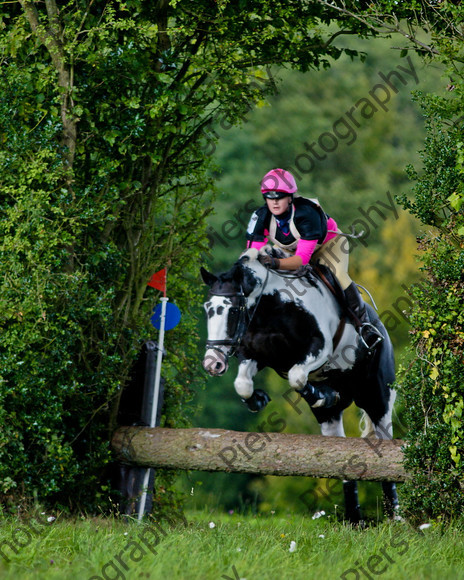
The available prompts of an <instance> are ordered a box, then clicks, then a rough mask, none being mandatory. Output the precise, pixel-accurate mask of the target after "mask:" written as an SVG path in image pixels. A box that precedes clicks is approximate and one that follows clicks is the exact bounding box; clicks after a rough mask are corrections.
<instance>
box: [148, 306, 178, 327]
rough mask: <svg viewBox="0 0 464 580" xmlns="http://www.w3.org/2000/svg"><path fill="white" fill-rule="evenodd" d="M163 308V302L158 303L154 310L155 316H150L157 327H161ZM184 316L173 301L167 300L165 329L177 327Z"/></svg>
mask: <svg viewBox="0 0 464 580" xmlns="http://www.w3.org/2000/svg"><path fill="white" fill-rule="evenodd" d="M161 308H162V304H158V306H157V307H156V308H155V310H154V312H153V316H152V317H151V318H150V320H151V323H152V324H153V326H154V327H155V328H156V329H158V330H159V329H160V328H161ZM181 317H182V314H181V312H180V310H179V309H178V308H177V306H176V305H175V304H173V303H172V302H166V320H165V323H164V329H165V330H171V329H173V328H175V327H176V326H177V325H178V324H179V322H180V319H181Z"/></svg>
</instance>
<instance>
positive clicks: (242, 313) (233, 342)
mask: <svg viewBox="0 0 464 580" xmlns="http://www.w3.org/2000/svg"><path fill="white" fill-rule="evenodd" d="M268 279H269V270H268V269H266V277H265V279H264V281H263V283H262V287H261V291H260V293H259V295H258V297H257V299H256V302H255V304H254V306H253V311H252V313H251V315H250V314H249V313H248V308H247V297H246V296H245V293H244V292H243V287H242V285H240V292H210V296H225V297H227V298H238V300H239V304H238V321H237V326H236V329H235V332H234V336H233V337H232V338H224V339H218V340H207V341H206V348H210V349H212V350H217V351H218V352H220V353H221V354H222V355H223V356H224V357H225V358H226V360H227V359H228V358H229V357H230V356H234V355H235V354H236V352H237V349H238V347H239V346H240V343H241V342H242V338H243V337H244V336H245V334H246V332H247V330H248V328H249V326H250V324H251V321H252V320H253V318H254V316H255V314H256V310H257V309H258V306H259V303H260V301H261V298H262V296H263V293H264V290H265V288H266V285H267V281H268ZM235 308H237V307H235ZM221 346H230V347H232V349H231V351H230V352H229V353H225V352H224V351H223V350H222V349H221V348H219V347H221Z"/></svg>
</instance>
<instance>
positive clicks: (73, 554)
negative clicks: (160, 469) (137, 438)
mask: <svg viewBox="0 0 464 580" xmlns="http://www.w3.org/2000/svg"><path fill="white" fill-rule="evenodd" d="M186 518H187V522H188V524H187V526H184V525H183V524H179V525H177V526H174V527H171V526H169V525H168V524H167V523H162V525H161V530H162V531H160V530H159V529H157V528H156V527H155V526H154V525H153V524H141V525H140V524H138V523H137V522H135V521H134V522H129V523H125V522H122V521H119V520H114V519H104V518H88V519H82V520H69V519H68V520H67V519H65V518H63V519H60V518H58V519H57V520H56V521H55V522H53V524H43V523H39V524H38V523H36V521H35V520H34V521H32V520H31V521H30V522H27V520H23V521H21V522H18V520H15V519H12V518H4V519H2V520H0V551H1V553H2V554H4V555H6V556H7V557H8V558H9V560H10V562H9V563H7V562H6V561H5V559H4V557H3V556H0V578H2V580H3V579H10V578H11V579H15V580H23V579H42V578H44V579H45V578H47V580H48V579H60V580H65V579H72V580H81V579H82V580H89V579H92V578H93V580H98V579H102V578H103V579H105V580H125V579H135V578H137V579H139V578H150V579H152V580H153V579H160V580H161V579H163V580H164V579H169V580H170V579H176V580H180V579H182V580H189V579H199V580H200V579H201V580H210V579H214V580H218V579H220V578H226V577H229V578H231V579H232V580H236V579H244V578H246V580H276V579H277V580H287V579H289V580H299V579H301V580H303V579H304V580H308V579H309V580H311V579H313V578H314V579H317V580H319V578H320V579H321V580H322V579H324V580H325V579H332V578H334V579H336V578H343V579H345V580H366V579H367V580H369V579H371V580H372V579H373V578H375V577H377V576H382V578H383V579H384V580H388V579H395V580H401V579H404V580H429V579H430V580H446V579H450V580H451V579H452V580H459V579H463V580H464V569H463V565H462V563H463V562H464V523H463V522H458V523H456V524H454V525H451V526H449V527H447V528H442V526H440V525H438V524H436V525H432V526H431V527H429V528H427V529H424V530H423V531H420V530H418V529H413V528H411V527H410V526H409V525H408V524H407V523H404V522H384V523H381V524H380V525H378V526H376V527H371V528H368V529H365V530H357V529H352V528H351V527H350V526H348V525H345V524H343V523H339V522H335V521H332V520H331V518H330V516H329V517H327V516H322V517H320V518H318V519H315V520H313V519H312V518H311V517H309V516H303V515H279V514H274V515H269V516H242V515H238V514H231V515H230V514H224V513H219V512H213V513H211V512H207V511H204V512H189V513H186ZM210 522H212V523H214V527H213V526H212V525H211V526H210ZM29 524H30V525H29ZM31 526H32V527H31ZM26 530H30V532H29V535H28V534H27V531H26ZM33 530H35V531H33ZM144 539H145V540H146V542H145V543H144V541H143V540H144ZM157 540H159V543H157ZM6 542H10V543H11V544H12V545H13V546H15V548H16V550H17V553H16V554H15V553H14V552H13V551H12V549H11V547H10V546H9V545H7V544H6ZM291 542H296V550H295V551H292V552H291V551H290V545H291ZM20 545H22V546H23V547H20ZM148 546H151V549H150V547H148Z"/></svg>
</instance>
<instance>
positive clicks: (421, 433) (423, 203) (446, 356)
mask: <svg viewBox="0 0 464 580" xmlns="http://www.w3.org/2000/svg"><path fill="white" fill-rule="evenodd" d="M460 10H461V16H462V8H461V9H460ZM441 46H443V47H444V51H443V56H442V58H443V60H444V61H445V62H447V63H449V62H450V59H451V60H452V59H454V58H456V54H455V53H454V52H453V53H452V54H451V55H450V53H449V52H448V45H447V43H445V42H444V43H443V44H442V45H441ZM453 68H454V72H455V73H456V67H453ZM458 75H459V76H458V80H457V81H456V86H453V91H452V92H450V93H449V94H448V95H447V96H446V97H443V96H432V95H426V96H423V95H419V97H418V98H419V100H420V102H421V105H422V107H423V109H424V112H425V115H426V117H427V138H426V141H425V149H424V151H423V152H422V159H423V167H422V169H421V171H420V172H419V171H417V170H414V169H413V168H409V173H410V176H411V177H412V178H413V179H414V180H416V185H415V196H414V199H413V200H409V199H407V198H406V197H404V198H403V205H404V207H406V208H407V209H409V210H410V211H411V212H412V213H413V214H414V215H415V216H417V217H418V218H419V219H420V220H421V221H422V223H424V224H426V225H428V226H433V229H430V230H429V232H428V233H427V234H426V235H424V236H423V237H422V240H421V250H422V259H423V262H424V271H425V273H426V279H425V280H424V281H423V282H422V283H421V284H419V285H416V286H415V287H414V288H413V289H412V291H411V296H412V298H413V300H414V308H413V310H412V313H411V324H412V330H411V334H412V346H411V353H412V355H413V359H412V362H411V364H410V366H409V368H407V369H406V370H405V372H404V376H403V379H402V384H401V392H402V394H403V396H404V398H405V402H406V405H405V408H406V418H407V422H408V425H409V433H408V435H407V437H406V439H407V441H408V444H409V446H408V447H407V448H406V450H405V455H406V465H407V467H408V469H410V471H411V473H412V475H413V480H412V482H411V483H408V484H406V485H405V488H404V491H405V501H406V504H405V507H406V510H407V512H408V513H410V514H411V515H412V516H413V517H414V518H416V519H417V518H419V517H423V516H426V517H432V518H446V519H448V518H450V517H453V516H455V515H457V514H459V513H461V512H462V509H463V508H464V488H463V485H462V481H463V476H464V428H463V422H462V419H463V406H464V389H463V378H464V373H463V362H464V358H463V344H464V324H463V323H464V317H463V314H462V305H463V302H464V283H463V274H462V273H463V270H464V242H463V234H464V214H463V211H462V202H463V188H462V174H463V156H462V143H463V139H464V133H463V129H462V122H461V119H462V117H461V115H462V111H463V110H464V99H463V96H464V92H463V76H462V74H461V73H460V72H458ZM454 89H455V90H454Z"/></svg>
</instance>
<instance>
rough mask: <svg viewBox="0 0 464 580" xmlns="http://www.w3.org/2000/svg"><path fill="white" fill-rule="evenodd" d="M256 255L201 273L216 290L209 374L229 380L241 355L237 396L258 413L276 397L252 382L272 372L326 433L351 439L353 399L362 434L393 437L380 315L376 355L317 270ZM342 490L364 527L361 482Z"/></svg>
mask: <svg viewBox="0 0 464 580" xmlns="http://www.w3.org/2000/svg"><path fill="white" fill-rule="evenodd" d="M257 257H258V252H257V251H256V250H254V249H252V250H248V251H247V252H245V254H243V255H242V257H241V258H240V259H239V260H238V261H237V262H236V263H235V264H234V266H233V267H232V268H231V269H230V270H229V271H228V272H226V273H223V274H221V275H219V276H218V277H217V276H215V275H214V274H211V273H209V272H207V271H206V270H205V269H203V268H202V269H201V274H202V278H203V280H204V282H205V283H206V284H207V285H208V286H210V292H209V295H208V300H207V301H206V302H205V304H204V307H205V310H206V314H207V320H208V339H207V343H206V348H207V350H206V353H205V357H204V360H203V367H204V368H205V370H206V371H207V372H208V373H209V374H211V375H213V376H219V375H222V374H224V373H225V372H226V371H227V369H228V358H229V357H230V356H231V355H235V356H237V358H238V360H239V369H238V374H237V377H236V379H235V382H234V386H235V390H236V391H237V393H238V395H239V396H240V397H241V398H242V400H243V401H244V402H245V403H246V404H247V405H248V408H249V409H250V410H251V411H259V410H260V409H262V408H264V407H265V406H266V405H267V403H268V402H269V400H270V399H269V396H268V395H267V393H266V392H264V391H262V390H261V389H256V390H255V389H254V388H253V377H254V376H255V375H256V373H257V372H258V371H260V370H261V369H263V368H264V367H270V368H272V369H274V370H275V371H276V372H277V373H278V374H279V375H281V376H283V377H285V378H287V379H288V382H289V384H290V386H291V387H292V388H294V389H295V390H296V391H298V392H299V393H300V394H301V396H302V397H303V398H304V399H305V400H306V401H307V402H308V404H309V405H310V407H311V409H312V411H313V413H314V415H315V417H316V419H317V421H318V422H319V424H320V426H321V432H322V434H323V435H335V436H341V437H344V436H345V433H344V429H343V421H342V411H343V410H344V409H346V408H347V407H348V406H349V405H350V404H351V403H352V401H354V402H355V404H356V405H357V406H358V407H359V408H361V409H362V410H363V411H364V419H365V424H366V427H365V429H364V432H363V434H362V436H363V437H371V436H376V437H377V438H379V439H391V438H392V409H393V403H394V400H395V396H396V393H395V391H394V390H392V389H391V385H392V383H393V382H394V380H395V366H394V359H393V349H392V345H391V341H390V339H389V337H388V334H387V331H386V329H385V327H384V326H383V324H382V323H381V321H380V319H379V318H378V316H377V314H376V313H375V311H374V309H372V308H371V307H370V306H368V311H369V317H370V319H371V322H372V324H374V325H375V326H376V327H377V328H378V329H379V330H380V331H381V333H382V335H383V337H384V339H383V341H382V342H381V343H380V344H379V345H378V346H377V347H376V348H375V350H374V351H373V352H369V351H368V350H367V349H366V347H365V345H363V344H362V341H361V339H360V337H359V334H358V332H357V330H356V328H355V326H354V324H353V322H352V321H351V319H350V317H348V316H347V315H346V312H345V310H344V309H343V307H342V306H341V305H340V303H339V301H338V300H337V299H336V297H335V295H334V293H333V292H331V291H330V290H329V288H328V287H327V285H326V284H324V283H323V282H322V281H321V279H320V278H319V277H318V276H316V275H314V274H313V273H311V270H309V271H307V272H306V274H305V275H304V276H303V275H298V274H297V273H293V274H292V273H289V272H287V273H282V272H276V271H274V270H268V269H267V268H265V267H264V266H263V265H262V264H261V263H260V262H259V261H258V259H257ZM382 487H383V492H384V499H385V508H386V513H387V514H388V515H393V514H394V513H395V510H396V508H397V507H398V498H397V494H396V486H395V484H394V483H389V482H384V483H383V484H382ZM343 490H344V496H345V512H346V516H347V518H348V519H349V520H350V521H352V522H359V521H360V520H361V511H360V507H359V504H358V491H357V483H356V482H355V481H344V482H343Z"/></svg>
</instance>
